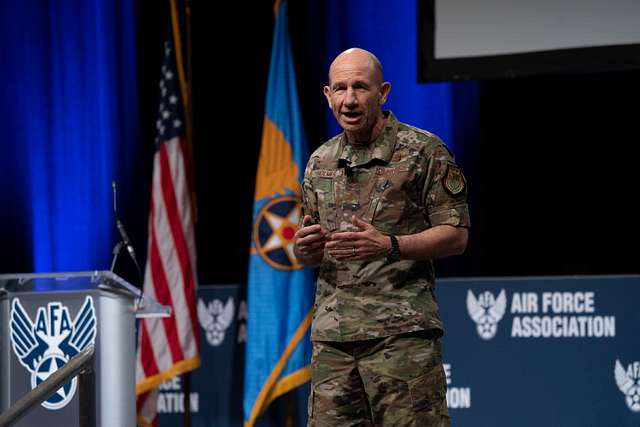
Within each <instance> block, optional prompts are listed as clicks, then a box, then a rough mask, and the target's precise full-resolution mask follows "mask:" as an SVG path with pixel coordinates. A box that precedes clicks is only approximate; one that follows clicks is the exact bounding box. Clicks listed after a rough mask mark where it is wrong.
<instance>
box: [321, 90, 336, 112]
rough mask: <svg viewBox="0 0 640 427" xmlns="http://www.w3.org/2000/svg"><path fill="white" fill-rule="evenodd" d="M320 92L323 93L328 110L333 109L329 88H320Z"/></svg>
mask: <svg viewBox="0 0 640 427" xmlns="http://www.w3.org/2000/svg"><path fill="white" fill-rule="evenodd" d="M322 92H323V93H324V96H325V98H327V104H329V108H331V109H333V106H332V105H331V88H329V86H325V87H324V88H322Z"/></svg>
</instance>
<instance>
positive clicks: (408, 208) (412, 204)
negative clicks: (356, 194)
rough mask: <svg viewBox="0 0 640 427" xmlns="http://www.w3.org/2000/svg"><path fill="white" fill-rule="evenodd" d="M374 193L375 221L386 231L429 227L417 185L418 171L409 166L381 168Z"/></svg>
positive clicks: (406, 232) (406, 231) (373, 219)
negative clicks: (415, 178) (414, 171)
mask: <svg viewBox="0 0 640 427" xmlns="http://www.w3.org/2000/svg"><path fill="white" fill-rule="evenodd" d="M375 174H376V175H377V179H376V181H375V185H374V188H373V191H372V192H371V197H370V202H369V210H368V211H367V213H369V211H370V212H371V221H370V222H371V223H372V224H374V225H375V226H376V228H377V229H379V230H380V231H383V232H386V233H398V234H411V233H415V232H417V231H421V230H424V229H425V228H427V224H426V222H425V215H424V209H423V208H422V207H421V206H420V204H419V195H418V194H417V192H416V191H415V186H414V185H413V179H414V173H413V172H412V171H411V170H409V168H407V167H403V166H402V165H398V166H395V167H377V168H376V170H375Z"/></svg>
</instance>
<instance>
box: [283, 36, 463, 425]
mask: <svg viewBox="0 0 640 427" xmlns="http://www.w3.org/2000/svg"><path fill="white" fill-rule="evenodd" d="M390 88H391V85H390V83H388V82H384V80H383V76H382V66H381V65H380V62H379V61H378V59H377V58H376V57H375V56H374V55H373V54H371V53H369V52H367V51H365V50H362V49H357V48H354V49H349V50H347V51H345V52H343V53H341V54H340V55H338V57H337V58H336V59H335V60H334V62H333V63H332V64H331V68H330V70H329V86H326V87H325V88H324V94H325V96H326V98H327V100H328V102H329V106H330V108H331V109H332V110H333V113H334V115H335V117H336V119H337V121H338V122H339V123H340V125H341V127H342V128H343V129H344V132H343V133H341V134H340V135H338V136H336V137H334V138H332V139H331V140H329V141H328V142H326V143H325V144H323V145H322V146H321V147H320V148H319V149H318V150H316V151H315V152H314V153H313V154H312V156H311V158H310V160H309V163H308V165H307V168H306V170H305V174H304V182H303V191H302V193H303V211H304V212H303V220H302V225H301V227H300V229H299V230H298V232H297V233H296V245H295V251H296V255H297V256H298V258H299V260H300V261H301V262H303V263H304V264H306V265H314V266H319V268H320V271H319V277H318V283H317V288H316V300H315V305H314V316H313V326H312V335H311V337H312V341H313V360H312V389H311V395H310V397H309V425H310V426H341V427H342V426H371V425H375V426H420V427H424V426H448V425H449V416H448V413H447V407H446V401H445V389H446V383H445V376H444V371H443V368H442V360H441V350H440V337H441V336H442V333H443V329H442V322H441V320H440V318H439V315H438V305H437V303H436V298H435V294H434V271H433V264H432V261H431V260H432V259H434V258H439V257H445V256H449V255H455V254H460V253H462V252H463V251H464V249H465V247H466V244H467V228H468V227H469V214H468V209H467V203H466V182H465V179H464V176H463V175H462V173H461V172H460V169H459V168H458V167H457V166H456V164H455V163H454V161H453V157H452V155H451V154H450V153H449V151H448V150H447V148H446V146H445V145H444V144H443V143H442V141H440V140H439V139H438V138H437V137H436V136H435V135H433V134H431V133H429V132H426V131H423V130H420V129H417V128H414V127H411V126H408V125H406V124H403V123H400V122H399V121H398V120H397V119H396V117H395V116H394V115H393V114H392V113H391V112H389V111H382V105H383V104H384V103H385V101H386V99H387V95H388V93H389V90H390Z"/></svg>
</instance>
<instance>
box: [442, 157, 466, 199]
mask: <svg viewBox="0 0 640 427" xmlns="http://www.w3.org/2000/svg"><path fill="white" fill-rule="evenodd" d="M443 185H444V188H445V190H447V191H448V192H449V194H451V195H452V196H456V195H458V194H460V193H461V192H462V191H463V190H464V188H465V186H466V181H465V179H464V175H462V172H461V171H460V168H459V167H458V166H456V165H454V164H451V163H450V164H449V165H448V166H447V173H446V175H445V177H444V181H443Z"/></svg>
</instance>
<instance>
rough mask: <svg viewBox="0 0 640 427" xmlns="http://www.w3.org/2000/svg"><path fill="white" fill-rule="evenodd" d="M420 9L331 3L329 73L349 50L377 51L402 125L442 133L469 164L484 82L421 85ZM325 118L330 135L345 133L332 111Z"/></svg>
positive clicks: (369, 1) (411, 4)
mask: <svg viewBox="0 0 640 427" xmlns="http://www.w3.org/2000/svg"><path fill="white" fill-rule="evenodd" d="M417 10H418V7H417V3H416V0H399V1H396V2H389V1H384V0H349V1H343V0H327V1H326V3H325V10H324V14H325V19H326V21H325V25H326V28H324V32H323V33H324V34H325V37H326V40H325V46H326V54H327V56H326V58H325V69H327V70H328V67H329V64H330V63H331V61H332V60H333V58H334V57H335V56H336V55H337V54H338V53H340V52H341V51H343V50H345V49H348V48H349V47H361V48H364V49H367V50H369V51H371V52H373V53H374V54H375V55H376V56H378V58H379V59H380V61H381V62H382V64H383V67H384V75H385V80H387V81H389V82H391V84H392V88H391V93H390V95H389V100H388V102H387V105H386V108H389V109H391V110H392V111H393V112H394V113H395V114H396V116H397V117H398V119H399V120H400V121H403V122H405V123H409V124H411V125H413V126H417V127H419V128H422V129H426V130H429V131H430V132H433V133H435V134H437V135H438V136H439V137H440V138H442V139H443V140H444V141H445V142H446V144H447V145H448V146H449V147H450V148H451V149H453V150H454V152H455V154H456V156H457V157H458V158H459V160H462V162H463V163H464V159H461V157H464V151H465V143H466V142H468V141H469V139H468V138H467V136H468V132H467V131H466V130H465V129H475V128H476V127H477V121H478V110H479V106H478V103H479V96H480V88H479V83H478V82H475V81H470V82H457V83H429V84H425V83H418V77H417V76H418V66H417V55H418V45H417V43H418V30H417V25H418V24H417V22H418V17H417V15H416V14H417ZM326 120H327V128H328V129H329V130H330V135H327V137H328V136H331V135H334V134H336V133H338V132H339V131H340V129H339V128H338V125H337V124H336V122H335V119H334V118H333V115H332V114H331V112H330V111H329V110H327V118H326Z"/></svg>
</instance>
